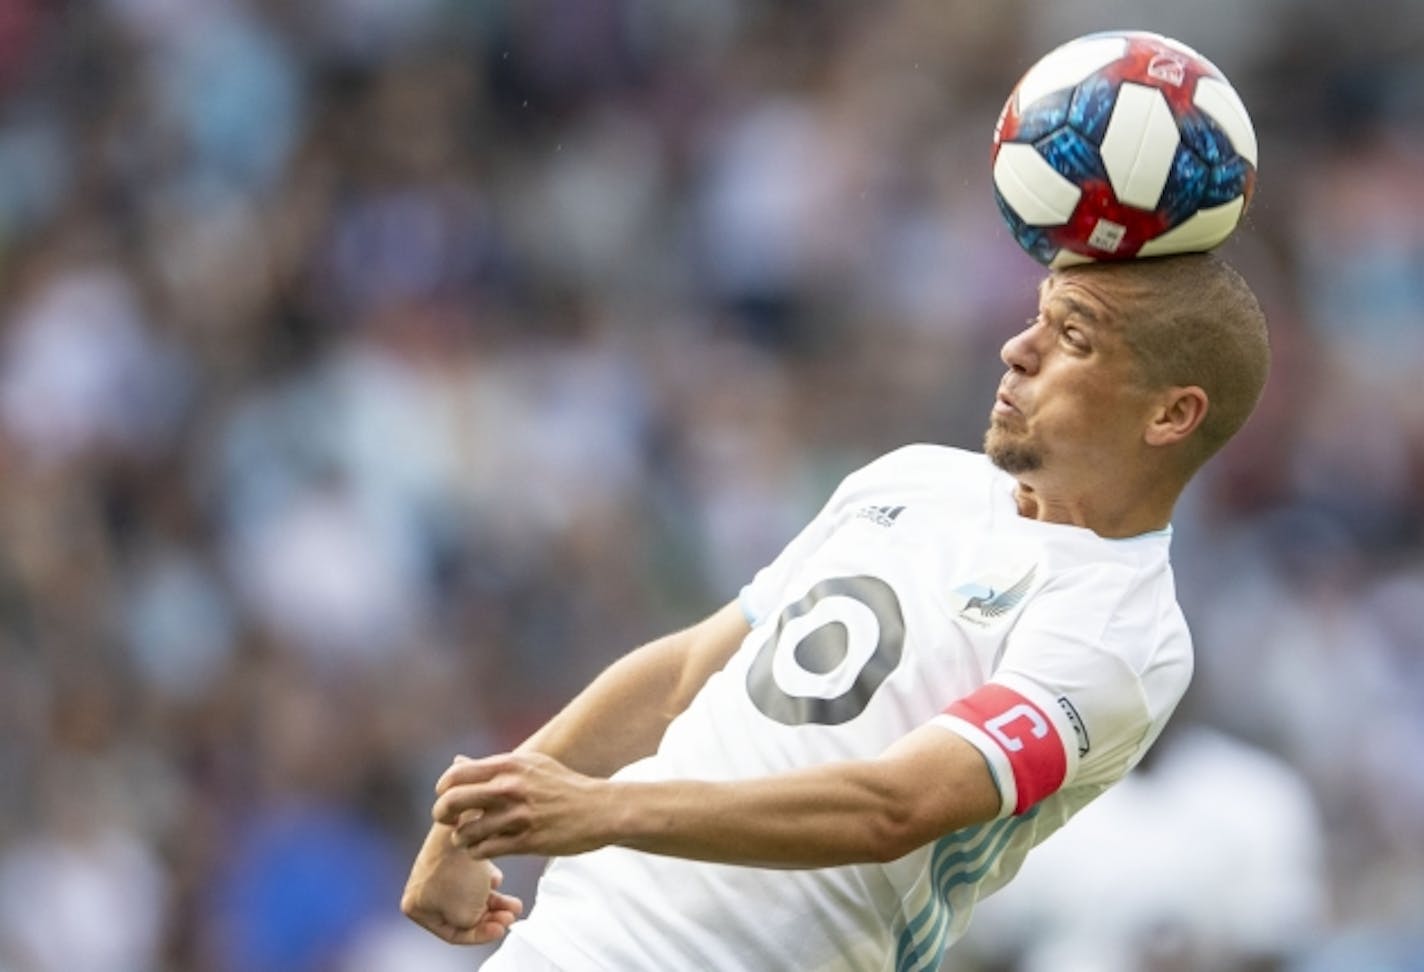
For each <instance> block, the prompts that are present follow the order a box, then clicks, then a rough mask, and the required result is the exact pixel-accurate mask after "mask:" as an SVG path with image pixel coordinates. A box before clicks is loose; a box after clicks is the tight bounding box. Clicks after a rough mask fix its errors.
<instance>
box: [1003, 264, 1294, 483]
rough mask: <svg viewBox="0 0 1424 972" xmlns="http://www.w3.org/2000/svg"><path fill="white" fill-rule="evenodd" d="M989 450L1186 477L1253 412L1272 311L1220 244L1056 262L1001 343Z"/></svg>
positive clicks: (1048, 476)
mask: <svg viewBox="0 0 1424 972" xmlns="http://www.w3.org/2000/svg"><path fill="white" fill-rule="evenodd" d="M1002 357H1003V360H1004V363H1005V364H1006V365H1008V367H1009V371H1008V373H1007V374H1006V375H1005V377H1004V380H1003V383H1002V384H1001V385H1000V390H999V398H998V401H997V403H996V404H995V407H994V412H993V415H992V417H991V424H990V427H989V431H988V433H987V435H986V437H985V451H986V452H987V453H988V454H989V456H990V458H991V459H993V461H994V462H995V463H997V464H998V465H999V466H1000V467H1002V468H1003V469H1005V470H1006V471H1008V472H1010V473H1013V474H1014V475H1016V476H1019V477H1020V479H1021V481H1023V482H1026V483H1029V484H1030V485H1032V483H1033V481H1034V480H1035V479H1038V480H1044V481H1048V482H1057V483H1060V485H1061V481H1063V479H1064V477H1066V481H1067V482H1068V483H1069V484H1076V483H1078V482H1091V481H1092V480H1093V479H1094V478H1095V477H1094V474H1095V473H1096V474H1097V478H1100V479H1101V478H1108V477H1112V476H1119V477H1120V475H1121V473H1122V471H1123V470H1125V469H1126V470H1133V469H1138V468H1142V467H1143V466H1144V464H1149V465H1150V466H1151V468H1153V469H1154V470H1157V471H1165V472H1168V473H1170V474H1171V475H1172V476H1174V477H1176V478H1179V479H1180V483H1182V484H1184V483H1185V482H1186V480H1187V479H1188V478H1189V477H1190V476H1191V474H1192V473H1193V472H1195V471H1196V469H1197V468H1198V467H1199V466H1200V465H1201V464H1202V463H1203V462H1205V461H1206V460H1207V458H1209V457H1210V456H1211V455H1212V454H1214V453H1215V452H1216V451H1217V450H1218V449H1219V448H1221V446H1222V445H1224V444H1225V443H1226V441H1227V440H1228V439H1230V438H1231V436H1232V435H1234V434H1235V433H1236V431H1237V430H1238V429H1239V428H1240V427H1241V425H1242V424H1243V423H1244V422H1245V421H1246V418H1247V416H1248V415H1250V413H1251V410H1252V409H1253V408H1254V407H1255V404H1256V402H1257V400H1258V399H1259V398H1260V395H1261V390H1262V388H1263V387H1264V385H1265V380H1266V372H1267V368H1268V359H1269V348H1268V345H1267V339H1266V325H1265V317H1264V315H1263V314H1262V312H1261V308H1260V305H1259V304H1258V303H1257V301H1256V298H1255V296H1254V295H1253V294H1252V292H1251V289H1250V288H1249V287H1248V286H1247V284H1246V282H1245V281H1244V280H1243V279H1242V278H1241V275H1240V274H1238V273H1237V272H1236V271H1235V270H1233V269H1232V268H1231V267H1230V266H1229V265H1228V264H1226V263H1225V262H1224V261H1223V260H1221V259H1220V258H1219V257H1217V256H1214V255H1212V254H1202V253H1198V254H1189V255H1183V256H1174V257H1165V258H1159V259H1152V260H1134V261H1127V262H1123V263H1112V264H1088V265H1084V266H1078V267H1070V268H1067V269H1064V270H1059V271H1055V272H1054V273H1052V274H1050V275H1049V276H1048V278H1047V279H1045V280H1044V282H1043V285H1042V286H1041V287H1040V290H1039V314H1038V317H1036V318H1035V319H1034V320H1033V321H1031V322H1030V323H1029V326H1028V327H1027V328H1026V329H1025V330H1024V331H1022V332H1021V333H1019V334H1018V335H1016V336H1015V337H1013V338H1010V339H1009V341H1008V342H1006V343H1005V345H1004V348H1003V352H1002Z"/></svg>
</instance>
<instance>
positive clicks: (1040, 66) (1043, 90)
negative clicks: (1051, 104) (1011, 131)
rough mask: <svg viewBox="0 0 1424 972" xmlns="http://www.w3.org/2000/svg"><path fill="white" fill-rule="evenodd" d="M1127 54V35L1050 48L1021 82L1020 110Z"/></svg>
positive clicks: (1081, 41) (1018, 90)
mask: <svg viewBox="0 0 1424 972" xmlns="http://www.w3.org/2000/svg"><path fill="white" fill-rule="evenodd" d="M1126 53H1127V39H1126V38H1123V37H1090V38H1086V39H1083V40H1076V41H1071V42H1069V43H1067V44H1064V45H1063V46H1062V47H1060V48H1058V49H1056V50H1053V51H1050V52H1049V53H1047V54H1045V55H1044V56H1043V59H1042V60H1040V61H1039V62H1038V63H1037V64H1035V65H1034V66H1033V67H1031V68H1029V70H1028V73H1027V74H1025V75H1024V76H1023V78H1022V80H1020V81H1019V84H1018V88H1017V89H1016V94H1017V97H1018V108H1019V111H1023V110H1024V109H1025V108H1027V107H1028V106H1029V105H1031V104H1033V103H1034V102H1035V101H1037V100H1038V99H1039V98H1042V97H1043V96H1044V95H1050V94H1053V92H1055V91H1062V90H1063V89H1064V88H1069V87H1072V86H1073V85H1075V84H1077V83H1078V82H1080V81H1082V80H1083V79H1084V78H1086V77H1087V76H1088V75H1090V74H1092V73H1093V72H1094V71H1097V70H1098V69H1100V68H1104V67H1106V66H1107V65H1109V64H1111V63H1112V62H1113V61H1116V60H1117V59H1118V58H1120V57H1122V56H1123V55H1124V54H1126Z"/></svg>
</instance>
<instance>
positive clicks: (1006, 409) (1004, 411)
mask: <svg viewBox="0 0 1424 972" xmlns="http://www.w3.org/2000/svg"><path fill="white" fill-rule="evenodd" d="M993 414H995V415H1023V412H1022V411H1020V410H1019V407H1018V405H1016V404H1014V400H1013V399H1012V398H1010V397H1009V396H1008V395H1007V394H1005V393H1004V392H1002V391H1000V392H999V394H998V395H996V396H995V397H994V409H993Z"/></svg>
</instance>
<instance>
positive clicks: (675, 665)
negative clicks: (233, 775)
mask: <svg viewBox="0 0 1424 972" xmlns="http://www.w3.org/2000/svg"><path fill="white" fill-rule="evenodd" d="M748 630H749V628H748V626H747V622H746V620H745V619H744V618H743V617H742V612H741V609H740V608H739V607H738V606H737V605H736V604H735V603H732V604H728V605H726V606H725V607H723V608H722V609H721V610H719V611H717V612H716V613H715V614H713V615H711V616H710V617H708V618H707V619H706V620H704V621H702V622H700V623H699V624H696V625H694V626H692V627H690V628H686V629H684V630H682V631H679V632H676V633H674V634H671V635H668V636H667V637H664V638H660V639H658V640H657V641H653V642H650V643H649V644H647V645H644V646H643V647H641V648H638V649H636V650H635V651H633V652H631V653H629V654H628V655H626V656H624V657H623V658H621V659H619V660H618V661H616V662H614V663H613V664H612V665H610V666H609V667H608V668H607V669H606V670H605V671H604V672H603V673H602V674H601V675H599V676H598V677H597V678H596V679H594V680H593V682H592V683H591V684H590V685H589V686H588V688H586V689H584V691H583V692H581V693H579V695H578V696H577V697H575V698H574V700H573V701H572V702H570V703H569V704H568V705H567V706H566V707H565V708H564V709H563V710H562V711H561V712H560V713H559V714H558V715H556V716H554V718H553V719H551V720H550V721H549V722H548V724H547V725H545V726H544V727H543V728H542V729H540V730H539V731H538V732H536V733H535V734H534V735H533V736H531V737H530V738H529V739H528V740H526V741H525V742H524V743H523V744H522V745H520V747H519V750H518V751H519V752H520V753H521V754H525V755H526V756H527V757H529V758H533V757H534V756H536V755H542V756H544V757H547V758H551V759H557V760H559V761H560V762H561V763H563V764H566V765H568V766H571V767H574V768H575V769H577V770H579V771H580V772H581V773H585V774H588V775H589V776H590V777H606V776H608V775H610V774H612V773H613V772H614V771H615V770H617V769H619V768H620V767H623V766H626V765H627V764H628V763H631V762H633V761H634V760H636V759H639V758H641V757H643V756H647V755H649V754H651V753H653V752H654V751H655V750H656V749H657V746H658V742H659V740H661V739H662V737H663V732H664V731H665V730H666V729H667V726H668V723H669V722H671V721H672V720H673V719H674V718H675V717H676V716H677V714H678V713H680V712H681V711H682V710H683V709H685V708H687V706H688V703H690V702H691V701H692V697H693V696H694V695H696V694H697V692H698V690H699V689H701V688H702V686H703V684H704V683H705V682H706V681H707V679H708V678H710V677H711V675H712V673H713V672H715V671H717V670H718V669H720V668H721V667H722V666H723V665H724V664H726V661H727V659H728V658H730V657H731V656H732V653H733V652H734V651H736V650H737V646H738V645H739V644H741V641H742V638H743V637H744V636H745V635H746V633H747V631H748ZM451 836H452V829H451V828H450V827H449V826H447V825H445V824H443V823H440V822H436V823H435V824H434V825H433V826H432V827H431V829H430V832H429V833H428V834H427V835H426V838H425V842H424V843H423V844H422V845H421V848H420V851H419V853H418V854H417V855H416V859H415V863H414V865H413V866H412V868H411V873H410V877H409V879H408V880H407V882H406V886H405V891H404V893H403V894H402V896H401V911H402V912H404V913H405V914H406V915H407V916H408V917H410V918H411V919H412V920H413V921H415V922H416V923H417V924H419V925H421V926H422V927H424V928H426V929H428V930H430V931H431V932H433V933H435V934H436V935H438V936H439V937H441V938H443V939H444V940H446V941H448V942H453V943H458V944H478V943H483V942H489V941H494V940H495V939H498V938H500V937H501V936H503V934H504V929H505V928H507V927H508V926H509V924H510V923H512V922H513V921H514V919H515V917H516V916H517V915H518V914H519V913H520V911H521V910H522V909H523V904H522V903H521V902H520V901H519V900H518V899H516V898H513V897H510V896H508V895H502V894H499V893H498V891H497V890H496V889H497V888H498V875H499V871H498V869H497V868H495V867H494V866H493V865H492V864H490V863H489V858H490V857H491V856H492V855H490V854H485V853H478V852H469V851H467V850H465V849H464V848H460V847H457V846H455V844H454V843H453V842H452V839H451Z"/></svg>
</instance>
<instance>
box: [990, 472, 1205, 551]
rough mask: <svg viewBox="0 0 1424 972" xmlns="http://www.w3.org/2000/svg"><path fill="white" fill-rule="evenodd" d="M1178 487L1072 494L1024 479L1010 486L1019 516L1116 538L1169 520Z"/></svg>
mask: <svg viewBox="0 0 1424 972" xmlns="http://www.w3.org/2000/svg"><path fill="white" fill-rule="evenodd" d="M1180 492H1181V489H1180V487H1177V488H1175V489H1171V490H1165V489H1164V490H1156V491H1142V490H1137V491H1134V490H1131V489H1125V488H1124V489H1119V490H1098V491H1093V492H1082V493H1072V492H1068V491H1061V490H1053V489H1047V488H1043V487H1042V486H1041V485H1034V484H1031V483H1028V482H1025V481H1024V480H1022V479H1021V480H1019V481H1018V486H1017V487H1016V488H1015V489H1014V502H1015V503H1016V504H1017V505H1018V510H1019V515H1020V516H1025V517H1028V518H1029V519H1031V520H1040V521H1042V522H1044V523H1064V524H1068V525H1071V526H1077V527H1083V528H1084V529H1087V530H1092V531H1093V532H1094V533H1096V534H1097V535H1098V536H1100V537H1106V538H1108V539H1110V540H1120V539H1124V538H1126V537H1135V536H1137V535H1139V534H1142V533H1150V532H1151V531H1153V530H1161V529H1164V528H1165V527H1166V526H1167V524H1169V523H1170V522H1171V520H1172V510H1173V508H1174V507H1175V506H1176V501H1177V496H1178V495H1179V494H1180Z"/></svg>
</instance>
